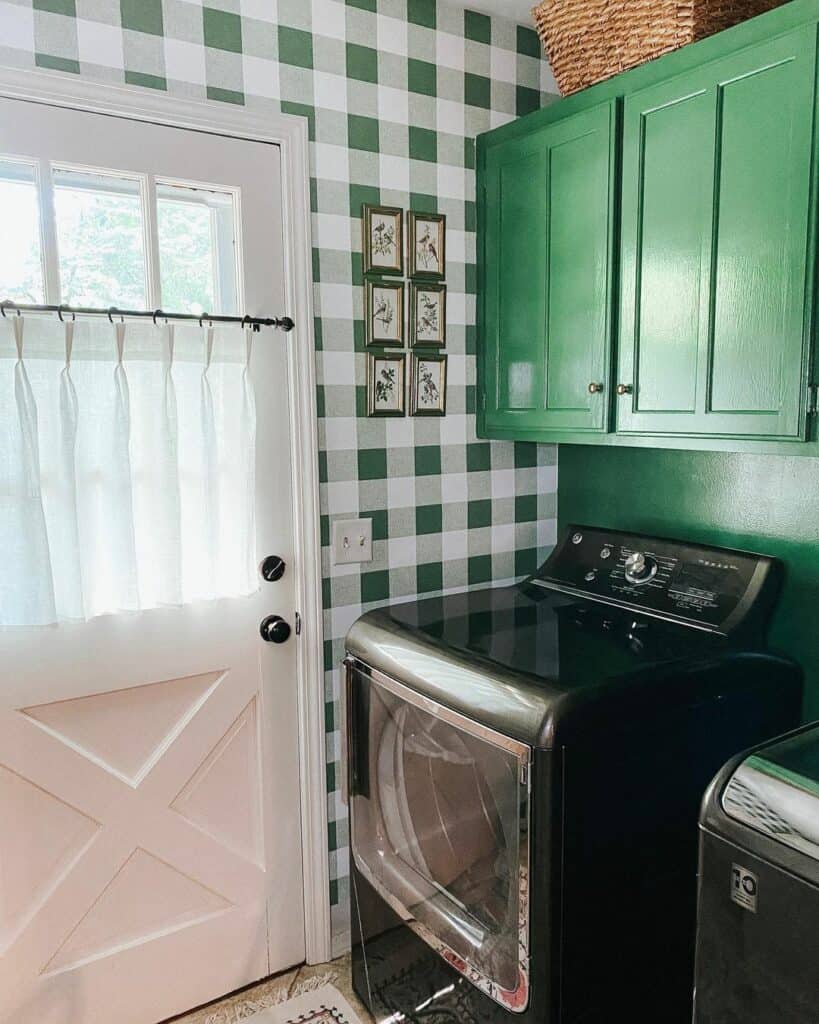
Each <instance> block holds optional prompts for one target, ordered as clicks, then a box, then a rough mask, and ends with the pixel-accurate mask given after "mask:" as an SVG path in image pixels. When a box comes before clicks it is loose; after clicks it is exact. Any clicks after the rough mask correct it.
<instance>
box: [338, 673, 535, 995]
mask: <svg viewBox="0 0 819 1024" xmlns="http://www.w3.org/2000/svg"><path fill="white" fill-rule="evenodd" d="M347 702H348V704H347V706H348V713H349V716H350V725H351V729H352V731H351V736H352V737H354V740H353V742H352V743H351V750H353V751H354V752H355V756H353V757H352V758H351V759H350V775H351V777H350V815H351V843H352V852H353V857H354V858H355V863H356V866H357V868H358V870H359V871H360V872H361V874H362V875H363V876H364V878H365V879H366V880H367V881H368V882H369V883H370V885H372V887H373V888H374V889H375V890H376V892H377V893H378V894H379V895H380V896H381V897H382V899H384V900H385V901H386V902H387V903H388V904H389V905H390V906H391V907H392V909H393V910H394V911H395V912H396V913H397V914H398V915H399V917H401V919H402V920H404V922H405V923H406V924H407V925H409V927H411V928H412V930H413V931H414V932H415V933H416V934H417V935H418V936H420V937H421V938H422V939H423V940H424V941H425V942H426V943H427V944H428V945H429V946H431V947H432V948H433V949H434V950H436V951H437V952H438V953H439V954H440V955H441V956H442V957H444V959H445V960H447V961H448V962H449V963H450V964H451V965H452V966H453V967H455V968H456V969H457V970H458V971H460V972H461V973H462V974H463V975H464V976H465V977H467V978H468V979H469V980H470V981H471V982H472V983H473V984H474V985H476V986H477V987H478V988H480V989H481V990H482V991H484V992H486V993H487V994H488V995H489V996H491V997H492V998H493V999H495V1000H496V1001H497V1002H498V1003H500V1004H501V1005H502V1006H504V1007H506V1008H507V1009H510V1010H513V1011H515V1012H522V1011H523V1010H525V1009H526V1007H527V1005H528V1000H529V900H528V895H529V877H528V876H529V788H528V778H529V764H530V759H531V750H530V748H529V747H528V746H527V745H526V744H523V743H520V742H518V741H517V740H512V739H510V738H508V737H506V736H502V735H501V734H499V733H496V732H494V731H492V730H490V729H487V728H485V727H484V726H482V725H480V724H478V723H476V722H474V721H472V720H470V719H468V718H466V717H464V716H463V715H460V714H457V713H456V712H453V711H450V710H449V709H447V708H444V707H442V706H441V705H440V704H437V703H436V702H434V701H432V700H430V699H428V698H426V697H423V696H421V695H420V694H418V693H416V692H414V691H412V690H410V689H408V688H407V687H405V686H403V685H402V684H401V683H398V682H397V681H396V680H393V679H390V678H389V677H387V676H385V675H382V674H381V673H379V672H376V671H374V670H371V669H369V668H367V667H366V666H363V665H360V664H358V663H355V662H353V660H352V659H350V660H348V662H347Z"/></svg>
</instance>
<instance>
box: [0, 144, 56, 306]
mask: <svg viewBox="0 0 819 1024" xmlns="http://www.w3.org/2000/svg"><path fill="white" fill-rule="evenodd" d="M0 224H2V226H3V244H2V245H1V246H0V299H12V300H14V301H15V302H43V301H45V293H44V288H43V255H42V244H41V241H40V208H39V195H38V188H37V171H36V168H35V167H34V165H33V164H27V163H23V162H22V161H17V160H4V159H0Z"/></svg>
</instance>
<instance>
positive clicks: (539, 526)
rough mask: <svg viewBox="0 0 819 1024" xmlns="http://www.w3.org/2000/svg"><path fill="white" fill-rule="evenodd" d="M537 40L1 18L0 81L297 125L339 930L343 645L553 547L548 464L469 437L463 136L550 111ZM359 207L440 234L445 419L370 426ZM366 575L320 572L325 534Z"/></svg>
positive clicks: (376, 8)
mask: <svg viewBox="0 0 819 1024" xmlns="http://www.w3.org/2000/svg"><path fill="white" fill-rule="evenodd" d="M540 54H541V51H540V47H539V44H538V40H537V37H536V35H535V33H534V32H533V31H532V30H531V28H527V27H523V26H519V25H516V24H515V23H513V22H511V21H507V20H505V19H500V18H490V17H488V16H486V15H484V14H480V13H477V12H474V11H470V10H465V9H464V8H463V7H459V6H456V5H454V4H450V3H449V2H437V3H436V0H346V2H344V0H0V63H3V64H6V65H11V66H15V67H31V66H36V67H39V68H50V69H53V70H55V71H61V72H69V73H72V74H81V75H85V76H88V77H89V78H92V79H95V80H97V81H110V82H117V83H122V82H125V83H130V84H133V85H136V86H143V87H147V88H151V89H157V90H166V91H167V92H169V93H172V94H174V95H176V96H184V97H189V98H194V99H202V100H204V99H209V100H213V101H217V102H225V103H239V104H246V105H247V106H248V107H250V108H253V109H254V110H255V111H257V112H259V111H261V112H264V111H265V110H278V109H281V110H284V111H286V112H289V113H293V114H301V115H303V116H305V117H307V118H308V119H309V124H310V139H311V158H312V167H311V175H312V180H311V195H312V209H313V244H314V250H313V273H314V281H315V303H316V324H315V328H316V347H317V350H318V351H317V372H318V407H319V417H320V420H319V437H320V449H321V450H320V453H319V458H320V474H321V507H322V517H321V533H322V540H323V544H324V552H323V577H324V580H323V585H324V607H325V613H324V629H325V669H326V678H325V687H326V722H327V781H328V789H329V808H328V812H329V814H328V817H329V845H330V851H331V854H330V857H331V879H332V881H331V892H330V899H331V905H332V915H333V930H334V944H335V946H336V948H337V949H341V948H343V946H344V945H345V942H346V941H347V937H348V932H349V919H348V909H347V895H348V850H347V838H348V829H347V815H346V809H345V807H344V805H343V803H342V801H341V796H340V792H339V749H340V742H339V731H338V730H339V725H340V722H339V712H338V696H339V683H340V673H339V671H338V665H339V662H340V659H341V658H342V656H343V640H344V635H345V633H346V631H347V629H348V627H349V626H350V624H351V623H352V622H353V621H354V620H355V618H356V617H357V616H358V615H359V614H360V613H361V612H362V610H364V609H366V608H368V607H371V606H373V605H375V604H378V603H382V602H384V601H387V600H400V599H407V598H411V597H413V596H415V595H417V594H423V595H427V594H429V595H432V594H438V593H441V592H442V591H449V590H457V589H463V588H464V587H467V586H481V585H485V584H487V583H489V582H497V581H501V580H511V579H513V578H515V577H518V576H520V575H522V574H524V573H526V572H529V571H530V570H531V569H533V568H534V566H535V564H536V562H537V561H538V559H539V558H540V557H542V556H543V555H544V554H545V552H546V551H547V550H548V547H549V545H550V544H551V543H552V541H553V534H554V529H555V489H556V473H555V454H554V449H552V448H549V447H535V446H533V445H523V444H507V443H487V442H483V441H479V440H478V439H477V437H476V435H475V419H474V410H475V400H476V395H475V383H474V382H475V345H476V337H475V326H474V325H475V173H474V167H475V143H474V138H475V136H476V135H477V134H478V133H479V132H482V131H485V130H486V129H487V128H490V127H494V126H496V125H498V124H501V123H503V122H505V121H507V120H509V119H511V118H514V117H516V116H518V115H521V114H525V113H527V112H529V111H530V110H532V109H534V108H536V107H538V106H540V105H541V103H542V102H544V100H545V98H546V97H545V95H544V94H545V93H547V92H556V91H557V90H556V89H555V88H554V83H553V80H552V78H551V75H550V73H549V70H548V65H547V63H546V62H545V61H544V60H542V59H541V55H540ZM363 202H372V203H378V202H381V203H384V204H388V205H394V206H401V207H405V208H412V209H416V210H420V211H424V212H430V211H438V212H441V213H445V214H446V215H447V227H448V234H447V267H446V270H447V283H448V285H449V294H448V321H449V323H448V344H447V351H448V353H449V390H448V396H447V398H448V401H447V410H448V414H447V416H446V417H444V418H442V419H428V418H427V419H410V418H406V419H390V420H385V419H367V418H366V417H365V416H364V410H365V386H364V380H365V354H364V323H363V294H362V289H361V287H359V286H360V284H361V229H360V223H359V215H360V212H361V204H362V203H363ZM359 515H363V516H371V517H372V519H373V536H374V558H373V561H372V562H371V563H367V564H364V565H362V566H361V567H359V566H339V567H334V566H333V565H332V564H331V560H330V553H329V548H328V546H327V545H328V543H329V536H330V524H331V522H332V520H333V519H334V518H349V517H357V516H359Z"/></svg>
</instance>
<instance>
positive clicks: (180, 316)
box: [0, 299, 295, 331]
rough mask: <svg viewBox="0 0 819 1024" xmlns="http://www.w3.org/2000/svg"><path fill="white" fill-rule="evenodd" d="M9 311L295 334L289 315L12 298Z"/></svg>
mask: <svg viewBox="0 0 819 1024" xmlns="http://www.w3.org/2000/svg"><path fill="white" fill-rule="evenodd" d="M7 311H11V312H12V313H17V314H18V316H19V315H20V314H22V313H56V314H57V316H58V317H59V318H60V320H63V319H64V318H65V317H66V316H69V317H70V318H71V319H72V320H74V319H76V318H77V316H107V317H108V319H109V320H110V321H111V323H113V322H114V317H119V319H120V320H134V319H137V320H142V319H145V318H146V317H147V318H148V319H150V320H153V322H154V323H156V322H157V320H165V321H168V320H181V321H184V322H187V323H198V324H199V326H200V327H201V326H202V325H203V324H205V323H208V324H239V325H241V326H242V327H250V328H252V329H253V330H254V331H258V330H259V329H260V328H262V327H275V328H276V329H277V330H280V331H292V330H293V328H294V326H295V324H294V323H293V321H292V320H291V319H290V317H289V316H282V317H260V316H219V315H218V314H216V313H203V314H202V315H201V316H197V315H196V313H166V312H164V310H161V309H155V310H153V312H152V311H151V310H147V309H117V308H116V306H111V307H109V308H108V309H97V308H95V307H93V306H48V305H36V304H30V303H28V304H27V303H20V302H12V301H11V299H5V300H4V301H3V302H0V313H2V315H3V316H6V312H7Z"/></svg>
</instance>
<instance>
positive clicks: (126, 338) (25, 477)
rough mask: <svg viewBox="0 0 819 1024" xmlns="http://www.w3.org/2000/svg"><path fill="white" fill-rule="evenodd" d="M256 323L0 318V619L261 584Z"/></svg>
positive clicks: (80, 615) (83, 613) (229, 593)
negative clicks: (253, 373)
mask: <svg viewBox="0 0 819 1024" xmlns="http://www.w3.org/2000/svg"><path fill="white" fill-rule="evenodd" d="M251 337H252V334H251V333H250V332H249V331H247V330H243V329H242V328H241V327H238V326H232V325H216V326H208V325H207V324H206V325H205V326H204V327H200V326H199V325H196V324H194V325H192V326H188V325H184V326H182V325H179V324H176V325H169V324H163V323H161V322H160V323H159V324H158V325H155V324H154V323H153V322H152V321H150V320H148V321H145V322H137V321H129V322H127V323H118V322H114V323H113V324H112V323H109V321H108V320H107V319H105V318H101V319H92V318H87V319H82V320H80V319H78V320H77V321H76V322H68V321H67V322H65V323H61V322H60V321H59V320H58V319H57V318H56V317H40V316H30V317H25V316H23V317H19V316H17V315H14V314H7V316H6V317H5V318H2V319H0V626H43V625H49V624H52V623H56V622H60V621H62V620H70V619H75V620H76V619H80V620H82V619H89V618H92V617H94V616H97V615H103V614H109V613H119V612H134V611H140V610H144V609H148V608H156V607H160V606H163V605H180V604H187V603H189V602H192V601H198V600H211V599H215V598H220V597H235V596H240V595H245V594H249V593H252V592H253V591H255V590H256V588H257V586H258V582H257V581H258V574H257V571H256V550H255V522H254V513H255V480H254V473H255V438H256V419H255V409H254V400H253V388H252V381H251V378H250V356H251Z"/></svg>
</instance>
